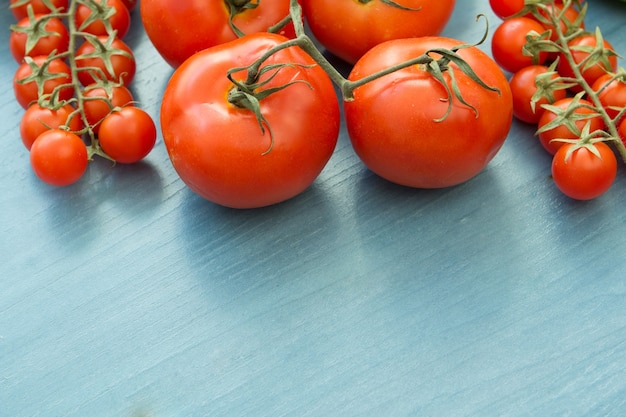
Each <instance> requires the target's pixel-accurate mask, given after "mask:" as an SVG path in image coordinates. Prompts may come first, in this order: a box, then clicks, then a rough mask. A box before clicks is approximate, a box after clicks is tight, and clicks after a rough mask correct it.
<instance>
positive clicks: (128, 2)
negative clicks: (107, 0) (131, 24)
mask: <svg viewBox="0 0 626 417" xmlns="http://www.w3.org/2000/svg"><path fill="white" fill-rule="evenodd" d="M137 2H138V0H122V3H124V6H126V8H127V9H128V11H129V12H132V11H133V10H135V6H137Z"/></svg>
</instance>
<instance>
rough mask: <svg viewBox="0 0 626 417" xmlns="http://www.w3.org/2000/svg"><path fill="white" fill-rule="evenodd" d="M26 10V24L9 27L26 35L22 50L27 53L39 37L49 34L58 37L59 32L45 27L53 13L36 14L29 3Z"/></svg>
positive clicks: (53, 16)
mask: <svg viewBox="0 0 626 417" xmlns="http://www.w3.org/2000/svg"><path fill="white" fill-rule="evenodd" d="M27 10H28V25H26V26H21V25H11V26H10V29H11V31H13V32H18V33H23V34H25V35H26V45H25V49H24V52H25V53H26V54H27V55H28V54H29V53H30V52H31V51H32V50H33V48H34V47H35V45H37V43H38V42H39V41H40V40H41V39H43V38H46V37H49V36H56V37H60V36H61V34H59V33H58V32H53V31H49V30H47V29H46V26H47V24H48V22H49V21H50V19H53V18H55V15H54V14H49V15H36V14H35V12H34V11H33V8H32V6H30V5H29V7H28V9H27Z"/></svg>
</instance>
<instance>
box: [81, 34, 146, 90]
mask: <svg viewBox="0 0 626 417" xmlns="http://www.w3.org/2000/svg"><path fill="white" fill-rule="evenodd" d="M98 40H99V42H100V43H101V45H103V46H106V47H107V50H109V51H113V54H112V55H111V64H112V66H113V68H112V69H113V72H112V73H111V72H110V71H109V70H107V68H106V66H105V63H104V61H103V60H102V58H100V57H89V55H90V54H92V53H93V52H94V51H98V50H99V46H98V44H97V43H96V44H94V42H93V41H89V42H85V43H83V44H82V45H81V46H80V47H79V48H78V49H77V50H76V55H77V56H76V66H77V67H78V70H79V71H78V80H79V81H80V83H81V84H82V85H85V86H87V85H89V84H93V83H95V82H96V79H95V78H94V74H92V70H91V69H92V68H98V69H99V70H98V72H97V73H96V77H99V78H101V79H107V80H109V81H114V82H119V81H121V82H123V84H124V85H129V84H130V83H131V81H132V80H133V78H134V77H135V71H136V68H137V64H136V62H135V56H134V55H133V51H132V50H131V49H130V47H129V46H128V45H126V43H124V41H122V40H121V39H119V38H108V37H106V36H99V37H98Z"/></svg>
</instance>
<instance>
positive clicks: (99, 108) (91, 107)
mask: <svg viewBox="0 0 626 417" xmlns="http://www.w3.org/2000/svg"><path fill="white" fill-rule="evenodd" d="M83 97H84V98H85V100H84V101H83V109H84V111H85V118H86V119H87V122H88V123H89V126H91V128H92V130H93V131H94V132H95V133H98V130H99V129H100V122H101V121H102V119H104V118H105V117H106V116H108V115H109V113H111V111H112V110H113V109H114V108H115V107H126V106H129V105H132V103H133V95H132V93H131V92H130V90H129V89H128V88H126V87H125V86H123V85H119V86H112V87H110V91H107V90H105V88H103V87H101V86H99V85H97V84H93V85H91V86H88V87H86V88H85V90H84V92H83Z"/></svg>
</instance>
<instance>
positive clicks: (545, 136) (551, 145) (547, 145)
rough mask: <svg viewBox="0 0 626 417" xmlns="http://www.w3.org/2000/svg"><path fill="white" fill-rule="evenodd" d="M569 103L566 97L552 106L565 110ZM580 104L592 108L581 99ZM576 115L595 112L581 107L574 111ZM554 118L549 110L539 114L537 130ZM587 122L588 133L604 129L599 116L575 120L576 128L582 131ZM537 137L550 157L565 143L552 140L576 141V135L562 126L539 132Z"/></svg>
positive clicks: (568, 98) (589, 103)
mask: <svg viewBox="0 0 626 417" xmlns="http://www.w3.org/2000/svg"><path fill="white" fill-rule="evenodd" d="M571 101H572V99H571V97H566V98H563V99H561V100H557V101H555V102H554V104H553V105H554V106H556V107H559V108H561V109H566V108H567V107H568V106H569V103H571ZM580 104H585V105H588V106H593V104H591V102H589V101H587V100H585V99H581V100H580ZM576 113H578V114H594V113H595V112H594V111H593V110H591V109H589V108H586V107H581V108H579V109H577V110H576ZM555 118H556V115H555V114H554V113H553V112H551V111H549V110H545V111H544V112H543V113H542V114H541V117H540V118H539V122H538V126H539V128H541V127H543V126H545V125H547V124H548V123H550V122H551V121H552V120H554V119H555ZM588 121H591V125H590V132H593V131H595V130H600V129H604V122H603V121H602V118H601V117H600V115H598V116H597V117H592V118H590V119H583V120H577V121H576V122H575V124H576V127H578V129H580V130H582V129H583V127H584V126H585V124H586V123H587V122H588ZM538 136H539V141H540V142H541V146H543V148H544V149H545V150H546V151H547V152H548V153H549V154H551V155H554V154H556V152H557V151H558V150H559V148H561V147H562V146H563V144H564V143H565V142H562V141H557V140H554V139H578V135H577V134H576V133H574V132H572V131H571V130H570V129H569V128H568V127H567V126H563V125H561V126H557V127H555V128H553V129H550V130H546V131H544V132H541V133H539V135H538Z"/></svg>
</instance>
